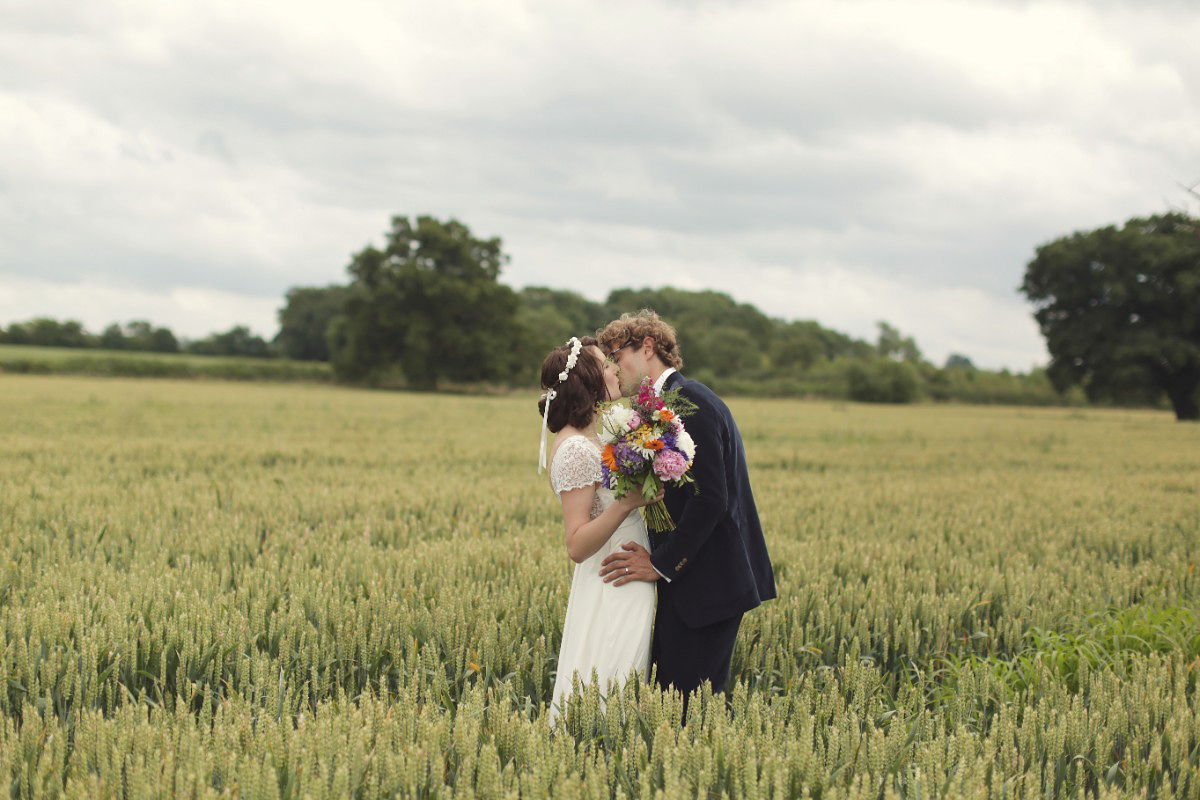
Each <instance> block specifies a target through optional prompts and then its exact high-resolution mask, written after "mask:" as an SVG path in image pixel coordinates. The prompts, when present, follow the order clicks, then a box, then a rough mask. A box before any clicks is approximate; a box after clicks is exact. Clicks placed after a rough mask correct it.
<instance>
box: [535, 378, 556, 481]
mask: <svg viewBox="0 0 1200 800" xmlns="http://www.w3.org/2000/svg"><path fill="white" fill-rule="evenodd" d="M556 397H558V392H556V391H554V390H553V389H548V390H547V391H546V406H545V408H544V409H543V410H542V446H541V447H540V448H539V449H538V475H541V474H542V470H544V469H545V468H546V432H547V430H548V429H549V419H550V401H551V400H553V399H554V398H556Z"/></svg>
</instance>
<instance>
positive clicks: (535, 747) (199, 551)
mask: <svg viewBox="0 0 1200 800" xmlns="http://www.w3.org/2000/svg"><path fill="white" fill-rule="evenodd" d="M5 350H6V351H7V350H8V348H5ZM77 355H78V354H77V353H71V354H69V355H64V357H72V356H77ZM5 357H7V355H0V358H5ZM144 358H146V359H148V360H155V359H167V360H169V359H170V358H171V357H170V356H167V357H162V356H145V357H144ZM731 407H732V408H733V411H734V413H735V415H736V416H737V418H738V420H739V422H740V424H741V426H742V430H743V434H744V437H745V440H746V447H747V453H748V458H749V461H750V469H751V478H752V480H753V483H754V488H755V492H756V496H757V499H758V503H759V508H760V511H761V513H762V517H763V521H764V527H765V529H766V534H767V539H768V544H769V547H770V549H771V554H772V556H773V559H774V562H775V566H776V570H777V579H778V585H779V591H780V599H778V600H776V601H773V602H771V603H768V604H766V605H765V606H764V607H763V608H761V609H758V610H756V611H754V612H752V613H750V614H749V615H747V617H746V621H745V623H744V624H743V626H742V632H741V635H740V638H739V641H738V647H737V651H736V653H735V657H734V685H735V688H734V689H733V690H732V692H731V693H730V695H729V696H728V697H726V698H715V699H714V698H712V697H711V696H707V695H706V696H703V697H701V698H700V699H699V700H697V701H696V702H694V703H693V704H692V706H691V714H690V716H689V718H688V720H687V722H686V725H684V726H682V727H681V726H680V725H678V724H677V722H676V716H677V714H678V712H679V708H680V701H679V699H678V698H677V697H672V696H670V695H668V694H664V693H662V692H659V691H658V690H656V689H651V688H649V687H647V686H645V685H642V684H638V683H636V682H635V683H631V684H630V687H629V688H628V690H627V692H626V693H625V695H624V696H622V697H616V698H612V699H610V701H609V702H608V703H607V705H606V706H603V705H601V703H600V702H599V696H598V689H590V690H589V691H588V692H586V693H585V694H584V696H583V697H582V698H580V699H579V700H578V701H577V702H576V703H575V705H573V707H572V708H571V710H570V714H569V719H568V720H567V722H566V724H565V727H562V728H559V729H557V730H554V731H551V730H550V729H549V726H548V724H547V721H546V719H545V703H546V701H547V697H548V695H549V692H550V688H551V686H552V683H553V679H554V670H555V657H556V653H557V647H558V642H559V637H560V636H561V626H562V618H563V614H564V611H565V607H566V601H567V588H568V585H569V579H570V571H571V563H570V561H569V560H568V559H567V556H566V554H565V551H564V549H563V547H562V544H561V527H560V521H559V512H558V508H557V506H556V503H555V500H554V497H553V495H552V494H551V493H550V490H549V488H548V486H547V483H546V479H545V476H542V477H539V476H538V475H537V474H536V469H535V459H536V454H537V433H538V425H539V422H540V420H539V418H538V415H537V414H536V411H535V406H534V396H533V395H532V394H529V395H527V396H526V395H521V396H506V397H477V396H476V397H472V396H442V395H436V396H435V395H423V394H415V393H385V392H367V391H356V390H351V389H345V388H339V387H334V386H325V385H305V384H296V385H288V386H285V385H279V384H271V383H245V384H236V383H228V382H214V381H195V380H190V381H175V380H162V381H133V380H122V379H108V380H96V379H89V378H79V377H66V376H35V375H12V374H5V375H0V452H2V453H3V456H4V457H3V459H0V546H2V548H3V549H2V552H3V556H2V557H0V631H2V638H0V668H2V669H3V670H4V682H3V684H0V775H2V776H5V777H7V780H8V781H9V786H10V793H11V794H12V795H13V796H20V797H27V796H49V795H54V794H65V795H66V796H72V797H98V796H109V797H116V796H129V797H145V796H152V795H168V794H169V795H173V796H180V797H183V796H187V797H222V796H230V797H232V796H237V797H285V798H303V797H313V798H319V797H376V796H401V797H434V796H440V797H451V796H459V797H516V796H518V794H519V795H520V796H523V797H542V796H548V795H553V796H564V797H565V796H570V797H596V798H610V797H647V798H649V797H666V798H673V797H687V798H691V797H696V796H700V797H757V796H762V797H789V796H804V797H810V796H811V797H818V796H819V797H825V798H828V797H860V798H869V799H870V800H878V798H880V797H885V798H887V797H905V798H915V797H922V798H928V797H966V796H981V797H982V796H994V797H1031V798H1032V797H1053V796H1071V797H1074V796H1086V797H1124V796H1137V797H1145V796H1149V797H1168V796H1174V797H1196V796H1198V795H1200V698H1198V696H1197V681H1198V679H1200V616H1198V615H1200V576H1197V575H1196V574H1195V573H1196V562H1197V560H1198V557H1200V553H1198V545H1197V541H1198V540H1200V479H1198V477H1197V476H1198V475H1200V426H1195V425H1185V424H1179V423H1176V422H1174V421H1173V419H1172V416H1171V414H1170V413H1167V412H1141V411H1138V412H1134V411H1097V410H1091V409H1082V410H1081V409H1061V408H1049V409H1033V408H1013V407H983V406H956V405H943V406H933V405H924V406H909V407H897V406H863V405H856V404H846V403H831V402H789V401H771V400H741V399H739V400H734V401H731ZM680 535H682V534H680Z"/></svg>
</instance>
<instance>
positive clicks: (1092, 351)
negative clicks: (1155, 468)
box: [1021, 213, 1200, 420]
mask: <svg viewBox="0 0 1200 800" xmlns="http://www.w3.org/2000/svg"><path fill="white" fill-rule="evenodd" d="M1021 291H1022V292H1024V293H1025V296H1026V297H1028V298H1029V299H1030V300H1031V301H1032V302H1033V303H1034V306H1035V307H1036V312H1035V314H1034V317H1035V318H1036V319H1037V321H1038V325H1040V326H1041V330H1042V335H1043V336H1045V337H1046V345H1047V347H1048V349H1049V350H1050V356H1051V362H1050V366H1049V368H1048V370H1047V372H1048V374H1049V376H1050V379H1051V380H1052V381H1053V382H1054V385H1055V386H1056V387H1057V388H1058V389H1059V390H1062V389H1064V388H1066V387H1067V386H1071V385H1076V384H1078V385H1082V386H1083V387H1084V390H1085V391H1086V392H1087V395H1088V398H1089V399H1091V400H1093V401H1095V400H1113V401H1145V400H1147V399H1154V398H1161V396H1162V393H1163V392H1165V393H1166V395H1167V397H1168V398H1169V399H1170V401H1171V405H1172V406H1173V407H1174V409H1175V416H1176V417H1177V418H1178V419H1180V420H1197V419H1200V398H1198V397H1197V392H1198V390H1200V220H1196V219H1193V218H1191V217H1189V216H1187V215H1186V214H1180V213H1172V214H1164V215H1158V216H1152V217H1148V218H1145V219H1131V220H1129V221H1128V222H1126V223H1125V225H1124V226H1122V227H1119V228H1118V227H1115V226H1109V227H1106V228H1101V229H1099V230H1095V231H1091V232H1089V233H1076V234H1073V235H1071V236H1066V237H1063V238H1061V239H1057V240H1055V241H1053V242H1050V243H1048V244H1045V245H1042V246H1041V247H1039V248H1038V249H1037V253H1036V256H1035V258H1034V259H1033V260H1032V261H1031V262H1029V265H1028V267H1027V268H1026V272H1025V281H1024V283H1023V284H1022V285H1021Z"/></svg>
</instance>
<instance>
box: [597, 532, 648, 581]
mask: <svg viewBox="0 0 1200 800" xmlns="http://www.w3.org/2000/svg"><path fill="white" fill-rule="evenodd" d="M600 577H601V578H603V579H604V582H605V583H611V584H612V585H613V586H622V585H624V584H626V583H629V582H630V581H647V582H649V583H654V582H655V581H657V580H658V579H659V578H661V577H662V576H661V575H659V574H658V570H656V569H655V568H654V565H653V564H651V563H650V551H649V550H647V549H646V548H644V547H642V546H641V545H640V544H638V543H637V542H626V543H625V544H623V545H621V549H620V550H618V551H617V552H615V553H613V554H612V555H610V556H609V557H608V558H606V559H604V560H603V561H601V562H600Z"/></svg>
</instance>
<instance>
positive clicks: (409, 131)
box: [0, 0, 1200, 368]
mask: <svg viewBox="0 0 1200 800" xmlns="http://www.w3.org/2000/svg"><path fill="white" fill-rule="evenodd" d="M1066 32H1069V35H1067V33H1066ZM1197 38H1200V13H1198V12H1197V11H1196V10H1194V9H1193V8H1192V7H1191V6H1190V5H1188V4H1186V3H1183V2H1169V1H1168V0H1162V2H1147V3H1140V4H1137V5H1131V4H1123V3H1115V2H1101V3H1083V2H1034V1H1030V2H1013V1H1012V0H993V1H992V2H978V3H969V4H968V3H960V2H952V1H951V0H912V2H906V3H902V4H901V3H895V2H891V1H890V0H849V1H848V2H834V1H833V0H809V1H806V2H800V3H795V2H769V1H761V2H760V1H757V0H756V1H755V2H739V3H731V2H717V1H714V2H646V3H624V2H616V3H598V2H591V1H590V0H557V1H556V2H554V3H548V2H543V1H542V0H504V2H495V3H489V4H484V5H480V4H474V3H466V2H461V1H460V0H448V1H447V2H444V3H437V4H432V5H431V4H427V3H424V4H417V3H415V2H401V3H396V4H384V3H378V2H373V1H371V0H346V2H343V3H340V4H338V6H337V8H336V9H331V8H330V7H329V6H328V5H327V4H321V3H316V2H311V1H309V0H302V1H301V2H294V3H288V4H286V5H284V4H282V3H272V2H260V3H240V2H234V1H233V0H212V2H205V3H200V2H195V1H193V0H181V2H177V3H169V4H163V3H155V2H152V1H151V0H125V1H124V2H119V3H118V2H115V0H99V2H95V3H89V4H85V5H83V6H80V5H79V4H77V3H73V2H69V0H44V1H43V2H40V3H38V4H22V5H18V6H13V5H9V6H5V7H4V8H3V9H2V10H0V74H3V75H5V76H6V78H5V80H4V82H3V83H0V119H4V120H6V124H5V125H4V126H0V285H4V286H7V287H10V291H13V289H12V288H11V287H17V286H23V287H26V288H25V289H24V290H23V291H27V292H28V293H29V294H28V296H27V297H25V298H24V299H23V302H21V303H19V304H18V305H21V306H23V307H25V308H28V309H30V312H31V314H32V313H44V314H51V315H57V316H66V315H67V314H66V309H68V308H70V304H69V303H68V302H67V301H66V300H65V299H60V298H67V297H70V296H71V292H72V291H74V290H73V289H71V288H70V287H90V288H91V289H96V290H97V291H101V290H103V291H101V294H98V295H97V297H100V296H103V297H105V298H106V299H105V302H110V303H113V304H114V305H113V309H114V311H115V310H116V309H118V308H121V309H126V308H132V307H133V306H137V307H145V308H147V309H149V310H154V305H153V304H154V303H159V302H161V303H164V304H166V305H164V306H163V307H164V308H172V309H175V308H178V303H179V302H180V301H178V299H172V298H173V297H175V295H174V294H173V293H174V292H177V291H197V290H203V291H207V292H211V293H214V294H213V296H219V297H224V298H227V299H228V298H234V297H245V298H247V299H246V301H245V304H244V305H243V306H241V308H242V309H243V311H244V312H245V313H247V314H255V315H257V316H255V318H254V319H256V320H262V321H261V322H258V323H256V324H264V325H265V324H269V322H270V320H268V319H266V315H265V314H264V313H263V311H262V308H263V306H262V300H263V298H266V297H272V296H273V297H277V298H280V299H281V298H282V295H283V293H284V291H285V290H286V289H287V288H288V287H289V286H293V285H314V284H317V285H321V284H326V283H330V282H335V281H341V280H344V268H345V265H346V263H347V262H348V260H349V256H350V254H351V253H352V252H353V251H354V250H357V249H359V248H361V247H363V246H365V245H366V244H368V243H370V242H372V241H375V242H378V241H379V240H380V239H381V238H382V232H383V230H384V229H385V227H386V225H387V220H388V218H389V217H390V216H391V215H392V214H397V213H402V214H419V213H431V214H434V215H437V216H442V217H446V216H455V217H458V218H459V219H461V220H462V221H464V222H466V223H467V224H469V225H470V226H471V227H472V229H473V230H474V231H475V232H476V233H477V234H479V235H484V236H492V235H499V236H501V237H503V238H504V240H505V244H506V248H507V249H508V250H509V252H510V253H511V254H512V256H513V263H512V265H511V267H510V268H509V269H508V270H507V271H506V273H505V276H504V279H505V280H506V281H508V282H510V283H512V284H514V285H518V286H520V285H527V284H534V283H537V284H545V285H552V286H560V287H564V288H572V289H576V290H580V291H583V292H584V293H585V294H588V295H590V296H598V295H599V296H602V295H603V294H605V293H606V292H607V289H609V288H612V287H616V286H629V285H638V286H642V285H662V284H664V283H671V284H673V285H678V286H686V287H693V288H715V289H718V290H723V291H728V292H730V293H732V294H734V296H735V297H737V298H738V299H739V300H743V301H747V302H755V303H756V304H759V305H760V306H761V307H763V309H764V310H766V311H768V312H769V313H773V314H777V315H781V316H789V317H790V316H793V315H802V314H810V315H812V316H815V317H816V318H817V319H819V321H821V322H822V323H823V324H826V325H829V326H831V327H834V328H838V329H842V330H847V331H850V332H854V333H857V334H858V335H865V334H870V333H872V332H873V322H874V320H875V319H888V320H889V321H891V322H893V323H894V324H897V325H899V326H900V327H901V329H902V330H905V332H906V333H914V334H916V335H917V339H918V342H919V343H920V344H921V345H922V346H923V347H924V349H925V350H926V351H927V352H929V353H931V354H933V353H940V352H943V351H950V350H956V349H959V350H964V351H965V352H966V353H967V354H968V355H970V356H972V358H975V359H976V360H977V361H979V362H981V363H982V362H988V361H989V359H994V363H997V364H1007V365H1010V366H1013V367H1016V368H1026V367H1027V366H1028V365H1029V363H1031V362H1032V361H1035V360H1039V359H1043V358H1044V349H1043V348H1042V347H1041V345H1040V342H1039V341H1038V339H1037V338H1036V336H1033V337H1032V338H1031V335H1030V325H1031V324H1032V323H1031V322H1030V321H1029V316H1028V314H1029V312H1028V309H1027V307H1026V306H1024V305H1023V303H1022V302H1021V300H1020V298H1019V297H1018V296H1017V295H1016V294H1015V287H1016V285H1017V284H1018V283H1019V282H1020V279H1021V274H1022V271H1023V268H1024V264H1025V263H1026V262H1027V261H1028V259H1029V258H1031V257H1032V254H1033V250H1034V248H1035V247H1036V246H1037V245H1038V244H1040V243H1042V242H1045V241H1048V240H1049V239H1052V238H1055V237H1057V236H1060V235H1063V234H1066V233H1069V232H1071V231H1073V230H1077V229H1084V228H1091V227H1097V226H1100V225H1104V224H1109V223H1112V222H1119V221H1121V220H1123V219H1126V218H1128V217H1130V216H1134V215H1139V214H1146V213H1153V212H1155V211H1157V210H1162V209H1164V208H1165V207H1166V206H1167V205H1168V204H1169V203H1170V202H1171V201H1173V200H1178V201H1179V202H1180V203H1182V201H1183V195H1182V193H1181V192H1178V191H1177V190H1176V188H1175V182H1176V181H1182V182H1189V183H1190V182H1192V181H1195V180H1197V179H1200V140H1197V139H1196V137H1195V135H1194V131H1195V130H1197V129H1200V84H1198V80H1200V79H1198V78H1197V77H1196V76H1198V75H1200V51H1198V49H1197V48H1195V46H1194V43H1195V41H1196V40H1197ZM35 285H37V286H55V285H61V286H62V287H64V289H63V292H61V293H57V294H56V293H55V292H51V291H42V290H35V289H32V288H29V287H32V286H35ZM104 292H108V294H104ZM122 296H123V297H126V298H128V299H129V302H127V303H123V302H122V301H120V300H119V299H118V298H119V297H122ZM814 296H817V297H823V300H822V301H821V302H818V303H815V304H814V303H810V302H809V298H811V297H814ZM138 304H143V305H138ZM35 306H36V308H35ZM910 306H911V307H912V308H913V309H920V311H919V312H917V311H910V310H909V309H910ZM253 308H257V309H259V310H258V311H252V310H251V309H253ZM963 308H971V309H973V313H968V314H964V313H961V309H963ZM197 313H198V312H197ZM214 313H215V312H214ZM906 315H908V317H906ZM140 316H153V315H152V314H149V313H143V314H140ZM272 316H273V313H272ZM107 317H111V318H120V315H119V314H116V313H114V314H109V315H107ZM905 318H911V324H910V325H909V326H908V327H907V328H906V326H905V323H904V319H905ZM213 319H214V322H213V324H211V325H208V326H205V328H206V329H207V330H215V329H218V328H221V327H222V326H224V325H225V323H224V322H222V323H221V324H217V323H216V320H217V319H225V317H223V316H221V315H219V314H218V315H217V316H214V318H213ZM246 321H252V320H250V319H249V318H248V319H247V320H246ZM863 326H866V327H867V328H868V330H863V329H861V328H862V327H863ZM960 343H966V345H970V346H971V347H973V348H974V350H969V349H966V346H965V345H964V347H959V344H960ZM986 353H990V354H991V355H985V354H986Z"/></svg>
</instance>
